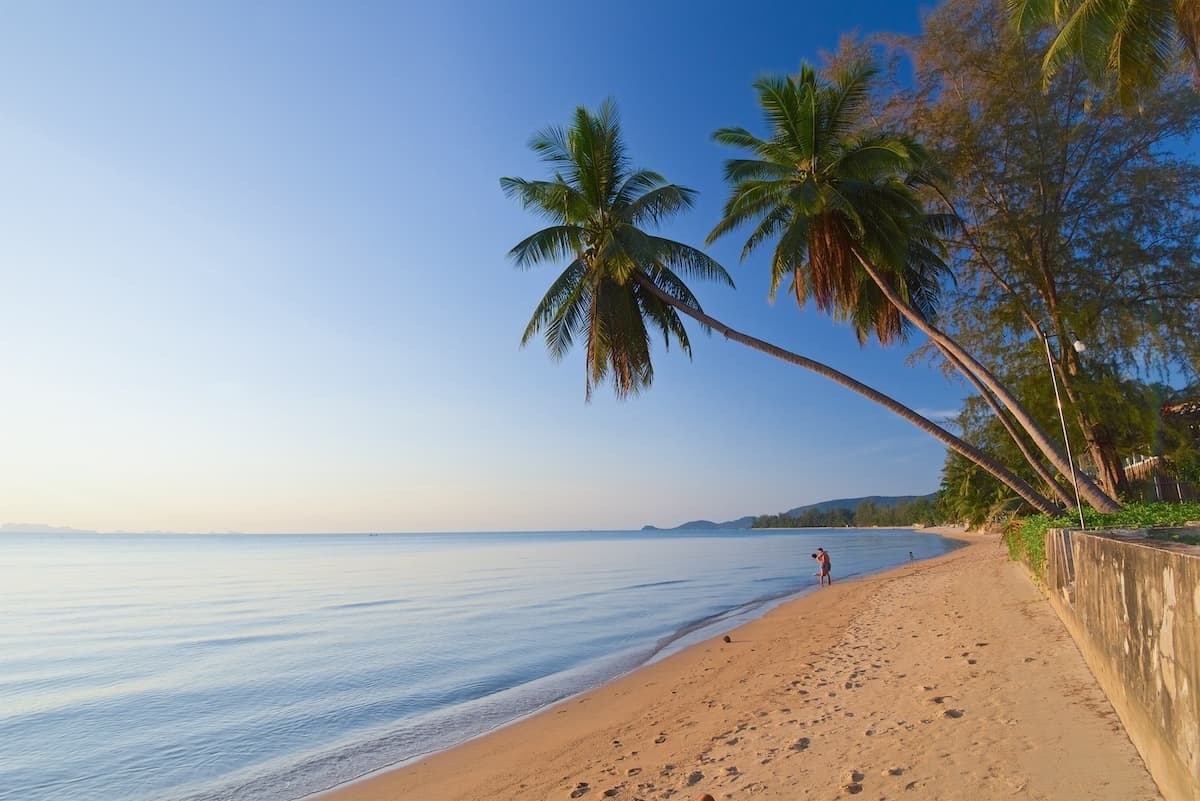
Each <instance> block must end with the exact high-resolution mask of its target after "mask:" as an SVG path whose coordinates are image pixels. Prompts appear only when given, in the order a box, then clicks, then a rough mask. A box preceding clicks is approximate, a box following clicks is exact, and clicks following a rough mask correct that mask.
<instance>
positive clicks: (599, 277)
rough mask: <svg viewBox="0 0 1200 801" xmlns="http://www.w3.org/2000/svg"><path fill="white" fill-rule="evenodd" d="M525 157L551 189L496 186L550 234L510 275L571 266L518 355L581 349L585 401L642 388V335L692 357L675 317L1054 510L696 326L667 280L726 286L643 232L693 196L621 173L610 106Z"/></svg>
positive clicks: (977, 459)
mask: <svg viewBox="0 0 1200 801" xmlns="http://www.w3.org/2000/svg"><path fill="white" fill-rule="evenodd" d="M530 146H531V147H532V149H533V150H534V151H535V152H536V153H538V154H539V155H540V156H541V158H542V159H543V161H546V162H547V163H548V164H549V165H550V166H551V168H552V169H553V177H552V178H551V180H548V181H547V180H538V181H529V180H525V179H522V178H502V179H501V180H500V184H501V187H502V189H503V190H504V192H505V193H506V194H507V195H509V196H510V197H514V198H516V199H518V200H519V201H520V202H521V203H522V205H523V206H524V207H525V208H527V209H531V210H534V211H536V212H537V213H539V214H540V215H541V216H543V217H545V218H547V219H548V220H549V221H550V222H551V223H552V225H550V226H549V227H547V228H544V229H542V230H540V231H537V232H536V233H534V234H532V235H530V236H529V237H527V238H525V239H524V240H522V241H521V242H519V243H517V245H516V246H515V247H514V248H513V249H512V250H511V251H510V253H509V256H510V257H511V258H512V259H513V261H514V262H515V263H516V265H517V266H519V267H531V266H534V265H537V264H541V263H544V262H561V261H567V262H568V264H567V267H566V269H565V270H564V271H563V272H562V273H561V274H560V275H559V276H558V278H557V279H556V280H555V281H554V282H553V283H552V284H551V286H550V289H549V291H548V292H547V293H546V295H545V296H544V297H543V298H542V300H541V302H540V303H539V304H538V306H537V308H536V309H535V311H534V314H533V318H532V319H531V320H530V322H529V325H528V326H527V328H526V329H525V334H524V336H523V337H522V344H524V343H527V342H528V341H529V340H530V339H531V338H533V337H534V336H536V335H537V334H539V333H541V334H542V335H543V336H544V338H545V342H546V347H547V349H548V350H549V352H550V354H551V355H552V356H553V357H555V358H561V357H562V356H563V355H564V354H565V353H566V352H567V351H568V350H569V349H570V348H571V347H572V345H573V344H574V343H575V341H576V340H577V339H580V338H582V339H583V345H584V348H585V350H586V370H587V379H586V388H587V396H588V397H590V395H591V391H592V388H593V387H594V386H595V385H596V384H598V383H601V382H603V381H605V380H609V381H611V383H612V386H613V389H614V391H615V392H616V394H617V396H618V397H626V396H629V395H632V394H635V393H637V392H638V391H640V390H641V389H643V388H645V387H648V386H649V385H650V383H651V382H652V381H653V376H654V373H653V366H652V363H651V349H650V330H651V327H653V328H654V329H657V331H658V332H659V333H661V334H662V336H663V339H664V343H665V344H666V345H669V344H670V341H671V339H672V338H674V339H675V340H676V341H677V342H678V343H679V344H680V346H681V348H682V349H683V350H684V351H685V352H686V353H689V354H690V352H691V346H690V343H689V341H688V339H687V333H686V330H685V329H684V328H683V325H682V323H681V321H680V319H679V316H678V314H679V313H682V314H685V315H687V316H689V317H691V318H693V319H694V320H696V321H697V322H699V323H700V324H701V325H702V326H703V327H705V328H706V329H710V330H716V331H718V332H720V333H722V334H723V335H724V336H725V337H726V338H728V339H732V340H734V341H735V342H738V343H740V344H743V345H747V346H748V347H751V348H754V349H755V350H758V351H760V352H763V353H767V354H769V355H771V356H775V357H776V358H779V359H782V360H784V361H786V362H788V363H790V364H794V365H797V366H800V367H803V368H805V369H808V370H811V371H813V372H816V373H818V374H819V375H823V376H825V377H827V378H830V379H831V380H833V381H836V382H837V383H839V384H841V385H842V386H844V387H847V388H849V389H851V390H853V391H854V392H857V393H859V394H860V395H863V396H864V397H866V398H868V399H870V400H873V401H875V402H876V403H879V404H880V405H882V406H884V407H885V408H887V409H889V410H891V411H893V412H895V413H896V414H898V415H900V416H901V417H903V418H904V419H906V420H908V421H909V422H911V423H913V424H914V425H916V426H918V427H919V428H921V429H922V430H924V431H927V432H928V433H930V434H931V435H933V436H934V437H936V438H937V439H938V440H939V441H941V442H943V443H944V444H946V445H947V446H948V447H950V448H951V449H953V450H954V451H955V452H957V453H961V454H962V455H963V456H964V457H965V458H967V459H969V460H971V462H972V463H974V464H978V465H981V466H982V467H983V469H985V470H986V471H987V472H988V473H989V474H991V475H993V476H995V477H996V478H997V479H998V480H999V481H1000V482H1002V483H1003V484H1004V485H1006V486H1008V487H1009V488H1011V489H1012V490H1013V491H1014V492H1015V493H1017V494H1018V495H1019V496H1020V497H1021V498H1023V499H1024V500H1025V501H1027V502H1028V503H1030V504H1031V505H1032V506H1034V507H1035V508H1037V509H1040V510H1043V511H1051V510H1054V509H1056V508H1057V507H1055V505H1054V504H1053V503H1051V502H1050V501H1049V500H1048V499H1046V498H1045V497H1044V496H1042V495H1041V494H1040V493H1038V492H1037V491H1036V490H1034V489H1033V487H1031V486H1030V485H1029V484H1028V483H1027V482H1025V481H1023V480H1022V479H1020V478H1018V477H1017V476H1016V475H1015V474H1013V473H1012V472H1011V471H1010V470H1008V469H1007V468H1006V467H1004V466H1003V465H1001V464H1000V463H998V462H997V461H996V460H994V459H992V458H991V457H989V456H988V455H987V454H984V453H983V452H981V451H979V450H978V449H977V448H975V447H974V446H971V445H969V444H968V443H966V442H964V441H963V440H961V439H960V438H958V437H956V436H954V435H953V434H951V433H950V432H948V431H946V430H945V429H943V428H941V427H940V426H937V425H936V424H934V423H932V422H931V421H929V420H927V419H926V418H924V417H922V416H921V415H919V414H917V413H916V412H914V411H913V410H912V409H909V408H908V407H906V406H904V405H903V404H901V403H899V402H898V401H896V400H894V399H893V398H890V397H888V396H886V395H884V394H883V393H880V392H878V391H877V390H875V389H872V388H871V387H868V386H866V385H865V384H862V383H861V382H858V381H856V380H855V379H853V378H851V377H850V376H847V375H845V374H844V373H841V372H839V371H837V370H835V369H833V368H832V367H829V366H828V365H825V364H822V363H820V362H817V361H814V360H812V359H808V358H806V357H804V356H800V355H799V354H795V353H791V352H789V351H786V350H784V349H782V348H778V347H776V346H774V345H771V344H769V343H766V342H763V341H762V340H759V339H756V338H754V337H751V336H749V335H747V334H744V333H742V332H740V331H737V330H735V329H733V328H730V327H729V326H726V325H725V324H724V323H721V322H720V321H719V320H716V319H714V318H712V317H710V316H708V315H707V314H705V313H704V312H703V310H702V309H701V308H700V304H699V302H698V301H697V300H696V298H695V296H694V295H693V294H692V292H691V290H689V289H688V287H687V286H686V285H685V284H684V282H683V280H682V279H681V278H680V277H679V275H678V274H677V272H676V271H680V272H683V273H685V274H687V275H688V276H691V277H699V278H707V279H713V280H717V281H719V282H722V283H726V284H732V281H731V280H730V278H729V275H728V274H727V273H726V271H725V270H724V268H722V267H721V266H720V265H719V264H717V262H715V261H713V260H712V259H711V258H709V257H708V256H707V255H705V254H704V253H702V252H701V251H699V250H697V249H695V248H692V247H690V246H688V245H684V244H682V243H679V242H675V241H673V240H669V239H665V238H662V237H659V236H656V235H654V234H652V233H650V232H649V231H647V230H645V229H647V228H652V227H656V226H657V225H658V224H659V223H660V222H661V221H662V220H664V219H666V218H668V217H670V216H672V215H674V214H676V213H678V212H680V211H682V210H684V209H686V208H688V207H690V206H691V204H692V200H693V198H694V196H695V193H694V192H693V190H691V189H687V188H685V187H681V186H677V185H675V184H668V183H666V181H665V180H664V179H663V178H662V176H660V175H658V174H657V173H654V172H650V171H648V170H640V169H634V168H632V167H631V166H630V164H629V161H628V159H627V157H626V155H625V147H624V143H623V141H622V138H621V130H620V125H619V123H618V120H617V114H616V108H615V106H614V105H613V104H612V103H611V102H606V103H605V104H604V105H603V106H602V107H601V108H600V110H599V112H598V113H595V114H593V113H591V112H589V111H588V110H587V109H586V108H582V107H580V108H579V109H577V110H576V112H575V115H574V119H573V122H572V125H571V126H570V127H569V128H568V129H565V130H564V129H562V128H558V127H552V128H548V129H546V130H544V131H541V132H540V133H538V134H536V135H535V136H534V137H533V139H532V141H531V143H530ZM647 321H648V322H649V324H650V325H649V326H648V325H647Z"/></svg>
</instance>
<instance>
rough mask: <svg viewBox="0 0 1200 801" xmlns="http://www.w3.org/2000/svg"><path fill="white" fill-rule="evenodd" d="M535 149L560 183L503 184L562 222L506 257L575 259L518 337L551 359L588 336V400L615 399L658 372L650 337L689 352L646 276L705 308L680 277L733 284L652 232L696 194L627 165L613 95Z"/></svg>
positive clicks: (710, 263)
mask: <svg viewBox="0 0 1200 801" xmlns="http://www.w3.org/2000/svg"><path fill="white" fill-rule="evenodd" d="M530 147H531V148H532V149H533V150H534V152H536V153H537V154H539V156H541V158H542V160H543V161H545V162H547V163H548V164H549V165H550V166H551V168H552V170H553V171H554V174H553V175H552V177H551V179H550V180H539V181H529V180H525V179H522V178H502V179H500V187H501V189H502V190H503V191H504V193H505V194H506V195H507V196H509V197H511V198H514V199H516V200H517V201H519V202H520V203H521V204H522V206H524V207H525V208H526V209H529V210H531V211H534V212H535V213H537V214H539V215H541V216H542V217H545V218H548V219H549V220H551V221H552V222H554V223H555V224H554V225H551V226H550V227H547V228H544V229H542V230H540V231H537V232H535V233H533V234H531V235H530V236H528V237H526V238H525V239H522V240H521V241H520V242H518V243H517V244H516V245H515V246H514V247H513V248H512V250H510V251H509V258H511V259H512V260H513V262H514V264H515V265H516V266H518V267H522V268H526V267H532V266H534V265H538V264H542V263H555V262H559V263H561V262H563V261H568V260H569V264H568V265H567V267H566V269H564V270H563V272H562V273H561V274H560V275H559V276H558V278H556V279H555V281H554V282H553V283H552V284H551V285H550V288H549V289H548V290H547V291H546V294H545V295H544V296H543V297H542V299H541V301H540V302H539V303H538V304H537V306H536V308H535V309H534V312H533V316H532V317H531V318H530V320H529V323H528V325H527V326H526V328H525V332H524V334H523V335H522V338H521V344H522V345H525V344H527V343H528V342H529V341H530V340H531V339H532V338H534V337H535V336H537V335H539V334H540V335H542V336H543V337H544V339H545V343H546V349H547V351H548V352H549V353H550V356H551V357H552V358H554V359H561V358H562V357H563V356H565V355H566V354H567V353H568V352H569V351H570V350H571V348H572V347H573V346H574V345H575V344H576V343H581V344H582V345H583V346H584V367H585V396H586V397H587V398H589V399H590V398H591V394H592V391H593V389H594V388H595V387H596V386H598V385H600V384H602V383H604V382H608V383H610V384H611V386H612V388H613V391H614V393H615V394H616V395H617V397H618V398H625V397H629V396H631V395H636V394H637V393H638V392H640V391H641V390H642V389H643V388H645V387H646V386H648V385H649V384H650V383H651V382H652V381H653V379H654V367H653V363H652V352H651V341H650V338H651V335H652V334H654V335H657V336H661V337H662V338H663V344H664V347H668V348H669V346H670V344H671V342H672V340H674V341H675V342H677V343H678V344H679V346H680V349H681V350H682V351H683V352H684V353H685V354H687V355H688V356H691V352H692V349H691V342H690V341H689V339H688V336H687V332H686V331H685V329H684V327H683V323H682V321H681V320H680V318H679V314H678V312H677V310H676V309H675V308H673V307H672V306H671V305H670V304H668V303H665V302H664V301H663V300H662V299H661V298H659V297H656V296H655V295H654V294H653V293H651V292H648V291H647V290H646V288H645V286H644V285H643V284H642V283H641V279H644V280H648V281H651V282H653V284H654V286H656V287H658V288H659V289H660V290H661V291H663V292H664V293H666V295H667V296H668V297H670V298H674V299H675V300H676V301H678V302H679V303H681V304H682V305H683V306H684V307H685V308H689V309H693V310H696V311H699V310H700V304H699V302H698V301H697V300H696V297H695V296H694V295H693V294H692V292H691V290H689V289H688V288H687V286H686V285H685V284H684V283H683V281H682V279H681V278H680V277H679V274H677V273H681V274H683V275H685V276H687V277H688V278H702V279H706V280H712V281H717V282H720V283H723V284H727V285H730V286H732V284H733V282H732V280H731V279H730V277H729V274H728V273H727V272H726V271H725V268H724V267H722V266H721V265H720V264H718V263H717V262H716V261H714V260H713V259H711V258H710V257H708V256H707V255H706V254H704V253H703V252H701V251H700V250H697V249H696V248H693V247H691V246H689V245H685V244H682V243H680V242H675V241H673V240H671V239H666V238H664V237H661V236H658V235H656V234H654V233H652V232H651V230H652V229H654V228H657V226H658V225H660V224H661V223H663V222H665V221H666V220H668V219H670V218H672V217H674V216H675V215H676V214H678V213H679V212H681V211H684V210H686V209H689V208H691V206H692V204H693V202H694V199H695V197H696V193H695V191H694V190H692V189H688V188H687V187H683V186H678V185H676V184H669V183H667V182H666V180H665V179H664V178H663V177H662V176H661V175H659V174H658V173H656V172H653V171H650V170H643V169H633V168H631V167H630V165H629V163H628V160H627V158H626V156H625V145H624V142H623V139H622V137H621V128H620V123H619V120H618V117H617V111H616V106H615V104H613V103H612V101H605V103H604V104H602V105H601V107H600V109H599V110H598V111H597V112H591V111H589V110H588V109H586V108H583V107H580V108H578V109H576V110H575V113H574V114H573V115H572V118H571V123H570V125H568V126H567V127H565V128H560V127H554V126H552V127H549V128H545V129H543V130H541V131H539V132H538V133H537V134H535V135H534V136H533V138H532V139H531V140H530Z"/></svg>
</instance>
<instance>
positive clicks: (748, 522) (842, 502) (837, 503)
mask: <svg viewBox="0 0 1200 801" xmlns="http://www.w3.org/2000/svg"><path fill="white" fill-rule="evenodd" d="M935 494H936V493H932V492H931V493H929V494H928V495H867V496H865V497H862V498H837V499H836V500H832V501H820V502H819V503H810V504H808V505H806V506H797V507H795V508H794V509H788V510H787V511H786V512H783V514H784V515H786V516H788V517H799V516H800V515H801V514H803V513H804V512H806V511H808V510H810V509H812V510H815V511H818V512H828V511H829V510H831V509H848V510H850V511H853V510H854V509H856V508H857V507H858V505H859V504H860V503H862V502H863V501H871V502H872V503H873V504H875V505H876V506H878V507H880V508H884V509H886V508H888V507H891V506H899V505H900V504H902V503H911V502H913V501H916V500H920V499H922V498H926V499H928V500H933V497H934V495H935ZM759 516H760V515H747V516H746V517H739V518H738V519H737V520H726V521H725V522H724V523H714V522H713V521H711V520H689V521H688V522H686V523H682V524H680V525H678V526H674V527H672V528H659V527H658V526H649V525H647V526H642V531H682V530H684V529H690V530H693V531H695V530H700V531H711V530H713V529H719V528H723V529H729V528H750V527H752V526H753V525H754V519H755V518H756V517H759Z"/></svg>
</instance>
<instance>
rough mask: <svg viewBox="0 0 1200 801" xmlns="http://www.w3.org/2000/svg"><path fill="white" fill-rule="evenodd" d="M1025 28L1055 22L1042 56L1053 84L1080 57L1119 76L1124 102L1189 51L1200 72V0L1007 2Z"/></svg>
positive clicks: (1045, 77) (1100, 70) (1045, 76)
mask: <svg viewBox="0 0 1200 801" xmlns="http://www.w3.org/2000/svg"><path fill="white" fill-rule="evenodd" d="M1006 1H1007V5H1008V9H1009V13H1010V14H1011V15H1012V18H1013V21H1014V22H1016V24H1017V27H1018V28H1019V29H1020V30H1030V29H1036V28H1040V27H1042V26H1046V25H1051V26H1053V27H1054V28H1055V30H1056V33H1055V36H1054V38H1053V39H1052V40H1051V41H1050V45H1049V47H1048V48H1047V49H1046V55H1045V57H1044V59H1043V60H1042V78H1043V80H1044V81H1045V82H1049V81H1050V79H1051V78H1053V77H1054V74H1055V73H1056V72H1057V71H1058V69H1059V67H1060V66H1062V64H1063V63H1064V62H1065V61H1067V60H1068V59H1069V58H1071V57H1072V56H1075V57H1078V58H1079V59H1080V60H1081V61H1083V63H1084V64H1085V65H1087V66H1088V67H1089V68H1090V69H1091V70H1092V72H1093V73H1109V74H1111V75H1112V76H1113V78H1115V80H1116V84H1117V93H1118V94H1119V96H1120V97H1121V99H1122V101H1124V102H1129V101H1131V100H1132V99H1133V98H1134V96H1135V93H1136V90H1137V89H1139V88H1144V87H1147V86H1151V85H1154V84H1156V83H1157V82H1158V81H1159V80H1161V79H1162V77H1163V76H1164V75H1166V74H1167V73H1168V72H1170V71H1171V70H1172V69H1174V68H1175V66H1176V65H1177V64H1179V63H1180V60H1181V59H1180V57H1181V56H1182V54H1183V52H1184V51H1185V50H1186V52H1187V54H1188V57H1189V58H1190V59H1191V62H1192V67H1193V69H1194V70H1196V71H1198V72H1200V3H1197V2H1196V0H1006Z"/></svg>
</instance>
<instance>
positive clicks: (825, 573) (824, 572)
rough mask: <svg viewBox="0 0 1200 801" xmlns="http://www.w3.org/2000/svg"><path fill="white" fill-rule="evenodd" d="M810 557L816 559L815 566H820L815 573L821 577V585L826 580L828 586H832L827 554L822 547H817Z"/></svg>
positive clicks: (823, 584)
mask: <svg viewBox="0 0 1200 801" xmlns="http://www.w3.org/2000/svg"><path fill="white" fill-rule="evenodd" d="M812 557H813V559H816V560H817V566H818V567H820V571H819V572H818V573H817V575H818V576H820V577H821V586H822V587H824V586H825V582H826V581H828V582H829V586H831V587H832V586H833V576H831V575H829V568H830V562H829V554H828V553H827V552H826V551H825V549H824V548H818V549H817V552H816V553H814V554H813V555H812Z"/></svg>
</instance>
